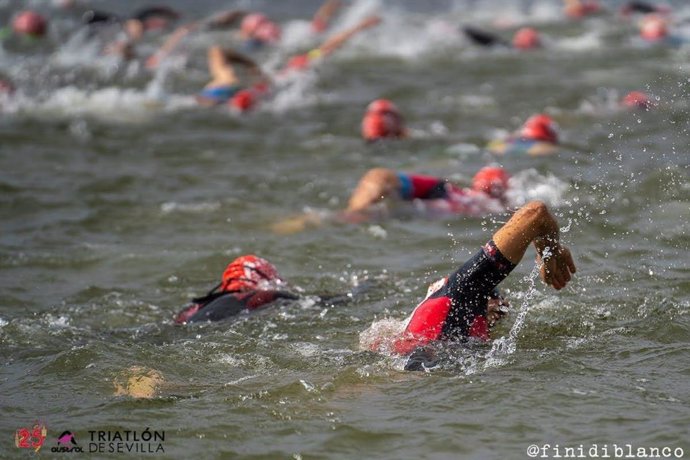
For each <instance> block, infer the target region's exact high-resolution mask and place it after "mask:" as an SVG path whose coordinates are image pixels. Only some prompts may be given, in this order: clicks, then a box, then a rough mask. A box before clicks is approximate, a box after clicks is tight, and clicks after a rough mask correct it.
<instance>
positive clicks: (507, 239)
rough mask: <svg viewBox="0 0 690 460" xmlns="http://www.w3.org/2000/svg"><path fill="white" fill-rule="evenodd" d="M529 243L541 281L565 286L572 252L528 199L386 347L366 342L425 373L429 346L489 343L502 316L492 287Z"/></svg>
mask: <svg viewBox="0 0 690 460" xmlns="http://www.w3.org/2000/svg"><path fill="white" fill-rule="evenodd" d="M530 244H534V247H535V249H536V252H537V263H538V264H539V265H540V275H541V278H542V280H543V281H544V282H545V283H546V284H548V285H551V286H552V287H553V288H554V289H556V290H560V289H563V288H564V287H566V285H567V284H568V282H569V281H570V280H571V277H572V275H573V274H574V273H575V271H576V268H575V263H574V262H573V258H572V256H571V254H570V250H569V249H568V248H567V247H566V246H564V245H563V244H561V242H560V238H559V228H558V223H557V222H556V219H555V218H554V217H553V215H552V214H551V213H550V212H549V210H548V208H547V207H546V205H545V204H544V203H542V202H540V201H532V202H530V203H528V204H526V205H525V206H523V207H522V208H521V209H519V210H518V211H517V212H516V213H515V214H513V216H512V217H511V218H510V220H509V221H508V222H507V223H506V224H505V225H503V227H501V228H500V229H499V230H498V231H497V232H496V233H494V235H493V237H492V239H491V240H489V242H488V243H486V244H485V245H484V246H483V247H482V248H481V249H480V250H479V252H478V253H477V254H476V255H475V256H474V257H472V258H471V259H470V260H468V261H467V262H466V263H465V264H464V265H462V266H461V267H460V268H458V269H457V270H456V271H455V272H453V273H451V274H450V275H449V276H448V277H446V278H443V279H441V280H439V281H437V282H436V283H434V284H432V285H431V286H430V287H429V290H428V291H427V296H426V298H425V299H424V300H423V301H422V302H421V303H420V304H419V305H418V306H417V307H416V308H415V309H414V311H412V313H411V315H410V316H409V318H408V319H407V321H406V322H405V328H404V330H403V331H402V332H401V333H400V334H399V335H398V336H397V337H395V338H394V339H393V340H391V341H390V343H387V344H385V345H383V344H382V343H381V342H382V341H381V340H375V341H374V342H373V343H371V344H370V347H371V348H372V349H373V350H372V351H383V352H392V353H394V354H397V355H406V356H409V358H408V360H407V363H406V365H405V369H406V370H424V369H425V368H429V367H432V366H433V365H435V364H436V362H435V358H434V352H433V349H432V347H431V346H429V345H432V344H434V343H436V342H440V341H463V340H466V339H467V338H470V337H471V338H476V339H479V340H484V341H488V340H490V338H491V336H490V327H491V324H492V322H495V320H496V319H497V318H498V317H500V316H501V313H502V312H503V308H502V305H501V304H502V303H503V302H501V299H500V298H499V299H497V298H496V294H495V293H494V289H495V288H496V287H497V286H498V284H499V283H500V282H501V281H503V280H504V279H505V278H506V277H507V276H508V274H509V273H510V272H511V271H512V270H513V269H514V268H515V267H516V266H517V264H518V263H520V261H521V260H522V258H523V256H524V255H525V251H526V250H527V247H528V246H529V245H530Z"/></svg>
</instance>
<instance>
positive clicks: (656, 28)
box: [640, 14, 668, 41]
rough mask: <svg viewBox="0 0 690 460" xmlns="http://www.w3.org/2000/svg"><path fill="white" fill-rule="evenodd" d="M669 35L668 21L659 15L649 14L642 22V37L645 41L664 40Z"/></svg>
mask: <svg viewBox="0 0 690 460" xmlns="http://www.w3.org/2000/svg"><path fill="white" fill-rule="evenodd" d="M667 35H668V27H667V26H666V20H665V19H664V18H662V17H661V16H659V15H658V14H648V15H646V16H645V17H644V18H642V22H640V36H641V37H642V38H644V39H645V40H649V41H657V40H663V39H664V38H666V36H667Z"/></svg>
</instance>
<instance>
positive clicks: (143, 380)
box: [115, 366, 163, 399]
mask: <svg viewBox="0 0 690 460" xmlns="http://www.w3.org/2000/svg"><path fill="white" fill-rule="evenodd" d="M162 383H163V376H162V375H161V373H160V372H158V371H157V370H155V369H148V368H145V367H141V366H131V367H130V368H129V369H127V370H126V371H124V372H123V373H122V375H120V376H119V377H118V379H117V380H116V381H115V396H129V397H131V398H137V399H142V398H143V399H151V398H153V397H155V396H156V395H157V394H158V391H159V389H160V386H161V384H162Z"/></svg>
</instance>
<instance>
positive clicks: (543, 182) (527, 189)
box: [506, 169, 570, 207]
mask: <svg viewBox="0 0 690 460" xmlns="http://www.w3.org/2000/svg"><path fill="white" fill-rule="evenodd" d="M509 185H510V187H509V189H508V192H507V194H506V195H507V197H508V202H509V204H510V206H512V207H518V206H522V205H524V204H525V203H527V202H529V201H532V200H542V201H544V202H545V203H547V204H549V205H551V206H560V205H562V204H563V196H564V195H565V192H567V191H568V189H569V188H570V185H569V184H568V183H567V182H564V181H562V180H560V179H559V178H557V177H556V176H554V175H553V174H551V173H548V174H547V175H545V176H544V175H541V174H539V172H538V171H537V170H536V169H527V170H524V171H520V172H518V173H516V174H515V175H513V176H512V177H511V178H510V182H509Z"/></svg>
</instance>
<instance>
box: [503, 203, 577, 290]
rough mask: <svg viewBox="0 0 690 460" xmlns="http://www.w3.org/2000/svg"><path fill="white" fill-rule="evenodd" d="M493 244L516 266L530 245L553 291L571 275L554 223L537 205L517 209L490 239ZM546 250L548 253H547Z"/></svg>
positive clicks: (572, 269)
mask: <svg viewBox="0 0 690 460" xmlns="http://www.w3.org/2000/svg"><path fill="white" fill-rule="evenodd" d="M493 240H494V243H496V246H497V247H498V250H499V251H501V253H502V254H503V256H505V257H506V258H507V259H508V260H509V261H511V262H512V263H514V264H518V263H519V262H520V261H521V260H522V257H523V256H524V255H525V251H526V250H527V247H528V246H529V245H530V244H531V243H534V247H535V249H536V250H537V258H538V261H539V262H543V263H542V265H541V270H540V271H541V277H542V279H543V280H544V282H545V283H547V284H550V285H551V286H553V287H554V288H555V289H562V288H564V287H565V286H566V285H567V284H568V282H569V281H570V278H571V274H572V273H575V271H576V268H575V263H574V262H573V258H572V256H571V255H570V250H569V249H568V248H567V247H565V246H564V245H562V244H561V243H560V240H559V229H558V222H556V219H555V218H554V217H553V215H551V213H550V212H549V210H548V208H547V207H546V205H545V204H544V203H543V202H541V201H532V202H530V203H528V204H526V205H525V206H523V207H522V208H520V209H519V210H518V211H517V212H516V213H515V214H513V216H512V217H511V218H510V220H509V221H508V222H507V223H506V224H505V225H504V226H503V227H501V228H500V229H499V230H498V231H497V232H496V233H495V234H494V236H493ZM547 248H548V251H547Z"/></svg>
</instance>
